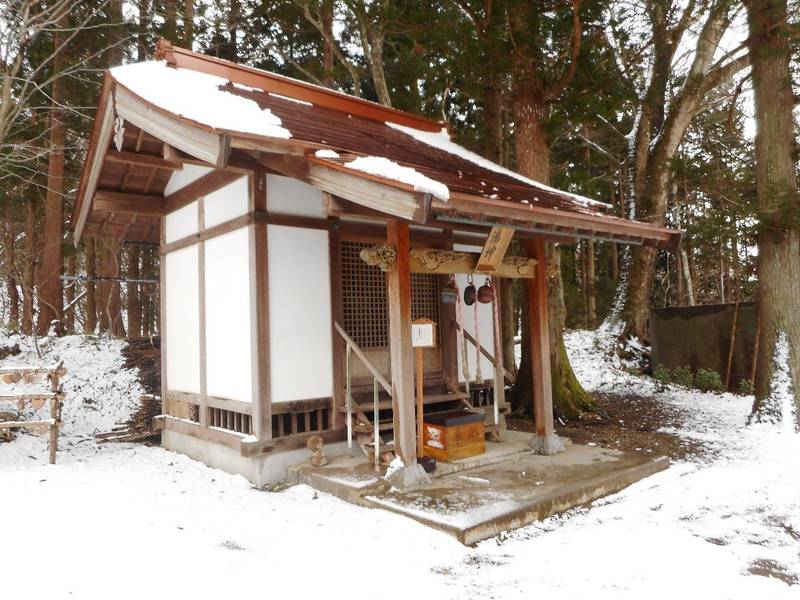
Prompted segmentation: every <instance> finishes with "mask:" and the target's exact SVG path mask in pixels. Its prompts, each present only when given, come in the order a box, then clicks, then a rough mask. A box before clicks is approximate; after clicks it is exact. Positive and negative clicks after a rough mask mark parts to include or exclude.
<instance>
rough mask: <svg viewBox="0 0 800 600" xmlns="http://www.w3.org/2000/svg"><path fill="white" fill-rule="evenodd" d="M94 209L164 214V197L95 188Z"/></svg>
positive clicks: (156, 215)
mask: <svg viewBox="0 0 800 600" xmlns="http://www.w3.org/2000/svg"><path fill="white" fill-rule="evenodd" d="M93 206H94V210H95V211H102V212H115V213H122V214H126V215H147V216H151V217H163V216H164V198H162V197H161V196H148V195H145V194H129V193H126V192H112V191H110V190H97V192H95V195H94V202H93Z"/></svg>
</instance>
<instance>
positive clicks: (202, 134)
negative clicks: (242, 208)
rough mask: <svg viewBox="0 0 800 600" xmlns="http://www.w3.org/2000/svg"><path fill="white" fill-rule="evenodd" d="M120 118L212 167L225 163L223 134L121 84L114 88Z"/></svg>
mask: <svg viewBox="0 0 800 600" xmlns="http://www.w3.org/2000/svg"><path fill="white" fill-rule="evenodd" d="M114 99H115V108H116V111H117V115H119V116H120V117H122V118H123V119H125V120H126V121H128V122H130V123H133V124H134V125H136V127H138V128H139V129H142V130H144V131H146V132H147V133H149V134H151V135H153V136H154V137H156V138H158V139H160V140H162V141H163V142H164V143H166V144H169V145H170V146H174V147H175V148H178V149H179V150H183V151H184V152H186V153H187V154H190V155H191V156H194V157H195V158H199V159H200V160H203V161H205V162H207V163H211V164H212V165H216V164H218V163H219V162H220V161H221V160H222V162H224V160H223V159H224V156H221V155H222V153H223V152H224V150H225V143H224V142H223V141H222V140H220V137H221V136H222V135H223V134H221V133H218V132H215V131H209V130H208V129H207V128H203V127H200V126H197V125H195V124H192V123H191V122H189V121H187V120H185V119H183V118H181V117H180V116H178V115H173V114H171V113H169V112H167V111H164V110H161V109H159V108H156V107H154V106H153V105H151V104H150V103H149V102H146V101H145V100H142V99H141V98H139V97H138V96H136V95H135V94H133V93H131V92H129V91H128V90H127V88H125V87H124V86H122V85H120V84H115V85H114Z"/></svg>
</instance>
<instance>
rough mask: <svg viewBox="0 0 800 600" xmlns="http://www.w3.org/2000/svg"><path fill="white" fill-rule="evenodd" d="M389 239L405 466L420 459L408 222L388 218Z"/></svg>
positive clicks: (395, 378)
mask: <svg viewBox="0 0 800 600" xmlns="http://www.w3.org/2000/svg"><path fill="white" fill-rule="evenodd" d="M386 241H387V242H388V244H389V245H391V246H394V247H395V249H396V250H397V262H396V263H395V265H394V268H392V269H391V270H390V271H389V272H388V273H387V274H386V284H387V285H386V291H387V294H388V296H389V298H388V309H389V345H390V346H389V347H390V354H391V365H392V413H393V415H394V445H395V453H396V454H397V456H399V457H400V459H401V460H402V461H403V464H404V465H405V466H407V467H408V466H411V465H414V464H416V462H417V448H416V440H415V437H416V436H415V427H414V357H413V350H412V348H411V255H410V247H409V232H408V223H402V222H399V221H388V223H387V224H386Z"/></svg>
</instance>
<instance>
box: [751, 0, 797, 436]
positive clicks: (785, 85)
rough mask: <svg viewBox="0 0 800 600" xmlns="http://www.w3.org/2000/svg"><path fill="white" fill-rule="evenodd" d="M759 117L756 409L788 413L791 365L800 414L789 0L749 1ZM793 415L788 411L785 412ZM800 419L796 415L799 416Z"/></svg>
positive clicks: (771, 413)
mask: <svg viewBox="0 0 800 600" xmlns="http://www.w3.org/2000/svg"><path fill="white" fill-rule="evenodd" d="M747 12H748V23H749V30H750V38H749V43H750V59H751V62H752V65H753V90H754V94H755V108H756V111H755V118H756V127H757V129H756V139H755V155H756V196H757V198H758V209H759V220H760V226H761V230H760V232H759V237H758V300H759V312H760V315H759V320H760V335H759V339H758V345H759V356H760V359H759V362H758V369H757V372H756V380H755V394H756V400H755V405H754V407H753V410H754V412H755V415H756V416H757V417H758V418H763V417H766V416H768V415H769V416H770V417H777V416H781V414H780V411H781V406H780V405H778V403H777V402H776V401H777V398H774V397H772V396H771V389H770V388H771V384H772V381H773V377H774V375H775V369H776V368H780V367H784V368H787V367H788V370H789V374H790V377H791V382H792V385H793V393H794V400H795V411H794V412H795V418H797V415H800V315H798V311H797V299H798V298H800V197H799V196H798V192H797V171H796V169H797V165H796V155H795V152H796V148H797V146H796V140H795V137H794V136H795V121H794V116H793V114H792V111H793V109H794V103H795V96H794V93H793V91H792V79H791V73H790V60H791V54H790V46H789V27H788V24H787V8H786V0H750V1H749V2H748V3H747ZM782 336H785V339H786V341H787V342H788V344H789V357H788V362H789V364H788V365H776V364H775V363H774V361H773V357H774V356H775V354H776V345H777V343H778V340H779V338H780V337H782ZM782 416H783V417H788V415H785V414H784V415H782ZM795 425H797V423H795Z"/></svg>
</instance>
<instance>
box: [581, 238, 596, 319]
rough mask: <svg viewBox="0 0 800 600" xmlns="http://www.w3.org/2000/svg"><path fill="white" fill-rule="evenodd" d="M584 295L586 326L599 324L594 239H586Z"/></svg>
mask: <svg viewBox="0 0 800 600" xmlns="http://www.w3.org/2000/svg"><path fill="white" fill-rule="evenodd" d="M583 272H584V296H585V299H586V327H588V328H589V329H594V328H595V327H596V326H597V286H596V285H595V264H594V240H586V243H585V244H584V253H583Z"/></svg>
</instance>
